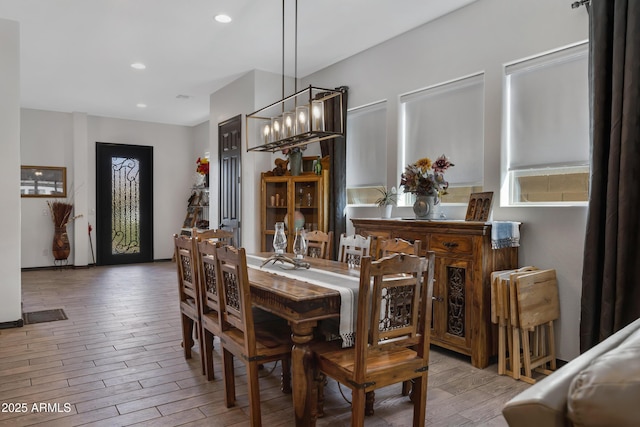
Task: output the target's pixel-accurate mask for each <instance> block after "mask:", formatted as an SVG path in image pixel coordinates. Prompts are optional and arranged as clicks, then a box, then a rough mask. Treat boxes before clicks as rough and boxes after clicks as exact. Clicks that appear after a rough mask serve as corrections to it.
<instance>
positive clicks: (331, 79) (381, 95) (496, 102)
mask: <svg viewBox="0 0 640 427" xmlns="http://www.w3.org/2000/svg"><path fill="white" fill-rule="evenodd" d="M587 38H588V16H587V12H586V10H585V8H580V9H577V10H573V9H571V8H570V4H569V2H559V1H557V0H538V1H536V2H525V1H513V0H480V1H478V2H475V3H472V4H471V5H469V6H467V7H464V8H462V9H460V10H457V11H455V12H453V13H451V14H449V15H446V16H444V17H442V18H440V19H438V20H436V21H433V22H431V23H428V24H426V25H424V26H422V27H420V28H418V29H415V30H413V31H410V32H408V33H405V34H404V35H401V36H399V37H397V38H395V39H392V40H390V41H387V42H385V43H383V44H381V45H378V46H376V47H374V48H372V49H369V50H367V51H365V52H363V53H361V54H358V55H356V56H353V57H351V58H348V59H346V60H344V61H342V62H339V63H337V64H335V65H333V66H331V67H328V68H326V69H324V70H322V71H320V72H318V73H315V74H313V75H311V76H308V77H305V79H303V82H304V84H309V83H312V84H313V85H316V86H320V87H336V86H339V85H347V86H349V89H350V90H349V108H353V107H357V106H360V105H365V104H368V103H371V102H374V101H378V100H381V99H386V100H387V101H388V103H387V106H388V115H387V141H388V151H387V155H388V162H387V177H388V182H387V185H388V186H392V185H396V186H397V185H398V183H399V180H400V174H401V172H402V170H401V167H402V165H398V164H397V155H398V145H397V141H399V139H400V138H399V134H398V98H399V95H400V94H403V93H406V92H409V91H413V90H416V89H420V88H424V87H427V86H430V85H433V84H436V83H439V82H444V81H448V80H451V79H455V78H458V77H461V76H466V75H470V74H473V73H476V72H478V71H482V72H484V73H485V111H484V112H485V119H484V126H485V128H484V171H485V174H484V189H485V191H494V192H496V194H497V193H498V192H499V190H500V187H501V179H502V178H501V176H502V174H501V170H500V165H501V159H500V153H501V146H500V144H501V138H502V134H501V126H502V95H503V93H502V70H503V64H505V63H507V62H510V61H513V60H516V59H520V58H524V57H528V56H531V55H534V54H537V53H540V52H544V51H548V50H551V49H555V48H558V47H561V46H565V45H568V44H572V43H575V42H578V41H581V40H586V39H587ZM461 125H463V124H461ZM347 149H348V148H347ZM424 154H425V155H430V154H431V155H434V156H435V155H437V154H439V153H435V154H433V153H424ZM452 161H453V162H455V159H452ZM498 199H499V198H498ZM445 211H446V212H447V214H448V216H449V218H463V217H464V212H465V208H464V207H448V208H445ZM348 215H349V217H364V216H370V217H373V216H377V215H379V213H378V211H377V209H361V208H350V210H349V211H348ZM394 215H397V216H412V215H413V213H412V211H411V208H395V210H394ZM493 217H494V219H504V220H507V219H508V220H517V221H522V222H523V226H522V246H521V248H520V265H536V266H538V267H540V268H555V269H556V270H557V273H558V279H559V287H560V303H561V318H560V320H559V322H558V323H557V330H558V333H557V344H558V346H557V351H558V357H559V358H560V359H563V360H570V359H572V358H574V357H576V356H577V355H578V354H579V338H578V331H579V315H580V294H581V274H582V254H583V245H584V231H585V224H586V208H553V207H545V208H543V207H536V208H533V207H532V208H506V207H500V206H498V203H494V215H493ZM348 225H349V226H350V227H352V226H351V223H350V221H348ZM350 230H353V228H350Z"/></svg>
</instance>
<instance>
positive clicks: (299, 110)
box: [296, 105, 309, 134]
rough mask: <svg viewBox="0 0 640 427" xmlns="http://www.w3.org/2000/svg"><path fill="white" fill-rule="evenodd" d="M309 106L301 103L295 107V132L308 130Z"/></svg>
mask: <svg viewBox="0 0 640 427" xmlns="http://www.w3.org/2000/svg"><path fill="white" fill-rule="evenodd" d="M308 116H309V107H307V106H306V105H301V106H299V107H296V133H297V134H301V133H305V132H309V119H308Z"/></svg>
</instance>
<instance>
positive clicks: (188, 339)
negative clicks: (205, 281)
mask: <svg viewBox="0 0 640 427" xmlns="http://www.w3.org/2000/svg"><path fill="white" fill-rule="evenodd" d="M173 241H174V246H175V259H176V267H177V271H178V296H179V300H180V320H181V323H182V347H183V348H184V358H185V359H191V348H192V347H193V345H194V344H195V342H194V339H193V336H194V335H196V336H197V338H198V347H199V355H200V364H201V366H202V373H205V372H206V370H205V360H204V345H203V342H202V341H203V340H202V337H201V326H200V304H201V300H200V295H199V293H198V257H197V254H196V252H197V247H196V238H195V237H191V236H179V235H177V234H174V235H173Z"/></svg>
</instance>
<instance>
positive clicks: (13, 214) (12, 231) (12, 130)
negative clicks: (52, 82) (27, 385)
mask: <svg viewBox="0 0 640 427" xmlns="http://www.w3.org/2000/svg"><path fill="white" fill-rule="evenodd" d="M0 144H1V145H2V156H0V195H1V196H2V203H1V204H0V224H2V226H3V228H4V230H3V231H2V245H0V271H2V275H0V324H3V323H5V322H6V323H8V324H13V322H18V321H19V320H21V319H22V307H21V304H20V301H21V297H22V295H21V281H20V210H19V209H18V207H19V206H20V26H19V24H18V23H17V22H14V21H8V20H6V19H0Z"/></svg>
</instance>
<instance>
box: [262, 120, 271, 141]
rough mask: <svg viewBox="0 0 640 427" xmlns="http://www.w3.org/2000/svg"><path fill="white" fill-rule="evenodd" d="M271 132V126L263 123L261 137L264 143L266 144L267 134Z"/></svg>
mask: <svg viewBox="0 0 640 427" xmlns="http://www.w3.org/2000/svg"><path fill="white" fill-rule="evenodd" d="M270 134H271V126H269V125H268V124H267V125H264V130H263V132H262V137H263V138H262V139H263V141H264V143H265V144H267V143H268V142H269V135H270Z"/></svg>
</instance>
